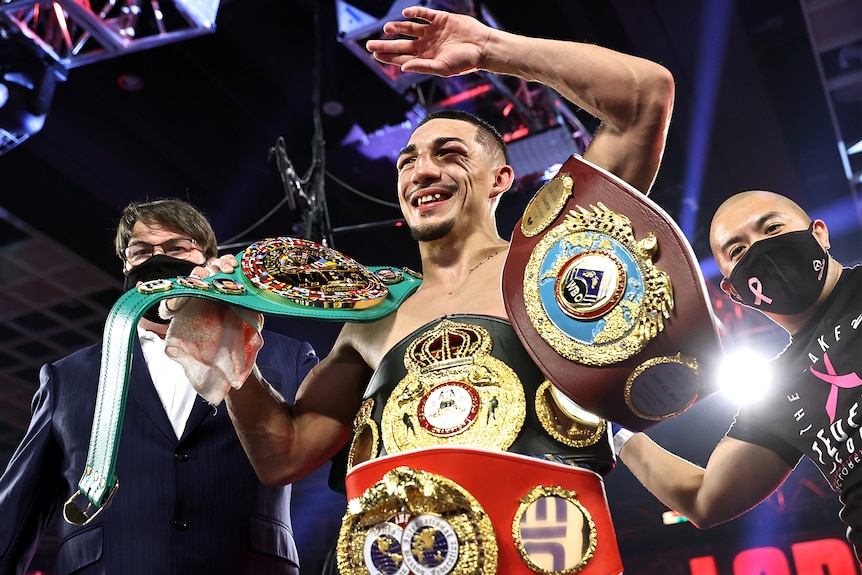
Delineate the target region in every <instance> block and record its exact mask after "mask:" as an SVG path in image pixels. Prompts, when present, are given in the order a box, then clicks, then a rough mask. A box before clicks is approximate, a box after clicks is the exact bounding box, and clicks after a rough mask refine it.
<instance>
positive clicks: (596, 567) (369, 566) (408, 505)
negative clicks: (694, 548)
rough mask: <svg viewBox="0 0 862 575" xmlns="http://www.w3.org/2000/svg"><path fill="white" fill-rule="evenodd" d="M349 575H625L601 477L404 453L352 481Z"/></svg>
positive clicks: (507, 460) (345, 541) (477, 455)
mask: <svg viewBox="0 0 862 575" xmlns="http://www.w3.org/2000/svg"><path fill="white" fill-rule="evenodd" d="M346 484H347V496H348V499H349V502H348V508H347V514H346V516H345V519H344V521H343V523H342V526H341V530H340V533H339V537H338V544H337V558H338V568H339V570H340V572H341V573H342V575H349V574H350V575H352V574H357V575H358V574H359V573H369V572H370V573H375V574H377V573H386V574H399V575H408V574H411V573H412V574H416V575H431V574H434V575H448V574H453V575H468V574H469V575H478V574H479V573H481V574H493V573H501V574H502V573H505V574H507V575H509V574H513V575H518V574H530V573H543V574H552V575H563V574H571V573H579V574H584V575H619V574H620V573H622V560H621V558H620V554H619V549H618V547H617V541H616V534H615V532H614V527H613V523H612V521H611V516H610V511H609V509H608V504H607V498H606V496H605V490H604V485H603V483H602V479H601V477H600V476H599V475H598V474H596V473H594V472H592V471H588V470H586V469H578V468H572V467H567V466H564V465H559V464H555V463H550V462H545V461H541V460H537V459H533V458H529V457H525V456H522V455H517V454H512V453H506V452H496V451H489V450H484V449H475V448H465V447H439V448H429V449H420V450H415V451H407V452H402V453H399V454H396V455H389V456H385V457H381V458H379V459H374V460H371V461H368V462H365V463H362V464H360V465H357V466H356V467H354V468H353V469H351V470H350V472H349V473H348V474H347V478H346Z"/></svg>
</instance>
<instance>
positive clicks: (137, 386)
mask: <svg viewBox="0 0 862 575" xmlns="http://www.w3.org/2000/svg"><path fill="white" fill-rule="evenodd" d="M129 397H130V398H132V399H133V400H134V401H135V402H136V403H137V404H138V405H139V406H140V407H141V410H142V411H143V412H144V413H145V414H146V415H147V417H148V418H149V419H150V421H152V422H153V425H155V426H156V428H158V430H159V431H161V432H162V433H163V434H165V435H166V436H167V437H169V438H170V439H172V440H173V441H176V440H177V438H176V435H175V434H174V428H173V427H172V426H171V422H170V420H169V419H168V414H167V413H165V408H164V406H163V405H162V401H161V399H159V394H158V393H157V392H156V386H155V385H153V379H152V378H151V377H150V371H149V370H148V369H147V362H146V360H144V353H143V351H141V342H140V341H139V340H138V338H137V337H135V342H134V348H133V351H132V370H131V375H130V377H129Z"/></svg>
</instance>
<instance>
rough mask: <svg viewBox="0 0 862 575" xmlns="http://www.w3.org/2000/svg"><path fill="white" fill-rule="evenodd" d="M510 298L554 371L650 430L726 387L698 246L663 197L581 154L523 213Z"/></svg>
mask: <svg viewBox="0 0 862 575" xmlns="http://www.w3.org/2000/svg"><path fill="white" fill-rule="evenodd" d="M503 298H504V301H505V304H506V310H507V312H508V314H509V319H510V321H511V322H512V325H513V327H514V328H515V331H516V333H517V334H518V337H519V338H520V339H521V340H522V342H523V343H524V346H525V347H526V349H527V351H528V352H529V353H530V355H531V356H532V358H533V360H534V361H535V362H536V364H537V365H538V366H539V368H540V369H541V370H542V372H543V373H544V374H545V375H546V376H547V377H548V379H549V380H550V381H551V383H553V384H554V385H555V386H556V387H558V388H559V389H561V390H562V391H563V392H564V393H565V394H566V395H568V396H569V397H570V398H571V399H572V400H573V401H574V402H576V403H577V404H578V405H580V406H581V407H583V408H584V409H587V410H589V411H591V412H593V413H595V414H596V415H599V416H601V417H604V418H606V419H609V420H612V421H615V422H617V423H619V424H620V425H623V426H625V427H627V428H630V429H633V430H637V431H642V430H644V429H646V428H648V427H650V426H652V425H655V424H656V423H658V422H660V421H662V420H664V419H667V418H669V417H672V416H674V415H677V414H679V413H681V412H682V411H684V410H685V409H687V408H688V407H689V406H691V405H692V404H693V403H694V402H696V401H698V400H700V399H703V398H704V397H707V396H708V395H710V394H712V393H713V392H714V391H715V390H716V389H715V384H716V381H715V374H714V370H715V368H716V367H717V364H718V362H719V360H720V359H721V355H722V351H721V344H720V340H719V338H718V333H717V330H716V322H715V316H714V315H713V312H712V306H711V305H710V301H709V297H708V293H707V291H706V286H705V284H704V281H703V276H702V275H701V272H700V268H699V266H698V262H697V259H696V257H695V255H694V252H693V251H692V249H691V246H690V245H689V243H688V241H687V240H686V238H685V236H684V235H683V234H682V231H681V230H680V229H679V227H678V226H677V225H676V223H675V222H674V221H673V220H672V219H671V217H670V216H668V215H667V213H665V212H664V210H662V209H661V208H660V207H659V206H658V205H657V204H655V203H654V202H652V201H651V200H650V199H648V198H647V197H646V196H645V195H644V194H642V193H640V192H638V191H637V190H636V189H634V188H633V187H631V186H630V185H629V184H627V183H626V182H623V181H622V180H620V179H619V178H617V177H616V176H614V175H613V174H610V173H609V172H607V171H605V170H602V169H601V168H598V167H597V166H594V165H592V164H590V163H589V162H586V161H585V160H583V159H581V158H579V157H577V156H572V157H571V158H569V160H568V161H567V162H566V163H565V164H564V165H563V167H562V168H561V169H560V171H559V173H558V174H557V176H556V177H554V179H552V180H551V181H550V182H548V183H547V184H545V185H544V186H543V187H542V188H541V189H539V191H538V192H536V195H535V196H534V197H533V198H532V199H531V200H530V203H529V204H528V205H527V207H526V208H525V210H524V215H523V216H522V218H521V219H520V220H519V221H518V223H517V224H516V226H515V230H514V231H513V233H512V243H511V246H510V248H509V254H508V257H507V259H506V263H505V267H504V269H503Z"/></svg>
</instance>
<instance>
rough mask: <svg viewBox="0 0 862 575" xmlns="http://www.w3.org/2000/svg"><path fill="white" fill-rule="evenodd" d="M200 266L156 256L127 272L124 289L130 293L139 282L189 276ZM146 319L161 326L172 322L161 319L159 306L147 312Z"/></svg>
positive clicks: (186, 261) (160, 255)
mask: <svg viewBox="0 0 862 575" xmlns="http://www.w3.org/2000/svg"><path fill="white" fill-rule="evenodd" d="M198 265H202V264H196V263H194V262H190V261H188V260H181V259H179V258H172V257H171V256H166V255H164V254H156V255H154V256H152V257H151V258H150V259H148V260H147V261H145V262H144V263H142V264H140V265H138V266H135V267H133V268H132V269H130V270H129V271H128V272H126V279H125V281H124V282H123V289H125V290H126V291H128V290H130V289H132V288H134V287H136V286H137V285H138V282H148V281H151V280H160V279H170V278H175V277H177V276H185V275H189V274H190V273H192V270H193V269H194V268H195V267H196V266H198ZM144 318H146V319H148V320H150V321H152V322H155V323H160V324H168V323H170V322H171V320H169V319H162V318H160V317H159V306H158V304H157V305H154V306H153V307H151V308H149V309H148V310H147V311H145V312H144Z"/></svg>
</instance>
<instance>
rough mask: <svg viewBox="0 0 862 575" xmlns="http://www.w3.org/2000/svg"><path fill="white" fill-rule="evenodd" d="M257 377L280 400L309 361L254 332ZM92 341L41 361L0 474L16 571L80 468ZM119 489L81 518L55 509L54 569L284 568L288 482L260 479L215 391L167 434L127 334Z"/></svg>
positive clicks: (6, 547) (4, 532)
mask: <svg viewBox="0 0 862 575" xmlns="http://www.w3.org/2000/svg"><path fill="white" fill-rule="evenodd" d="M264 340H265V342H266V345H265V346H264V347H263V349H262V350H261V351H260V354H259V355H258V362H257V363H258V366H259V367H260V370H261V372H262V373H263V375H264V377H265V378H266V379H267V380H268V381H269V382H270V383H272V385H273V386H274V387H275V388H276V389H278V390H279V391H280V392H281V393H282V394H283V395H284V396H285V397H286V398H287V399H288V400H292V399H293V397H294V394H295V392H296V388H297V386H298V385H299V383H300V382H301V381H302V379H303V377H304V376H305V374H306V373H307V372H308V371H309V370H310V369H311V368H312V367H313V366H314V365H315V364H316V363H317V361H318V359H317V356H316V354H315V353H314V350H313V349H312V348H311V346H310V345H309V344H307V343H303V342H299V341H296V340H294V339H291V338H288V337H285V336H282V335H280V334H276V333H273V332H264ZM100 360H101V346H100V345H99V344H96V345H94V346H91V347H88V348H85V349H83V350H80V351H77V352H75V353H73V354H71V355H69V356H67V357H65V358H63V359H61V360H60V361H57V362H55V363H52V364H47V365H45V366H43V367H42V371H41V385H40V387H39V390H38V391H37V392H36V395H35V397H34V398H33V405H32V409H33V416H32V419H31V421H30V427H29V429H28V430H27V434H26V436H25V437H24V439H23V441H22V442H21V444H20V445H19V446H18V449H17V450H16V451H15V454H14V455H13V456H12V459H11V460H10V462H9V465H8V467H7V468H6V471H5V473H4V474H3V477H2V480H0V575H7V574H21V573H24V572H25V571H26V567H27V564H28V563H29V561H30V559H31V557H32V554H33V552H34V551H35V549H36V547H37V545H38V542H39V539H40V537H41V534H42V533H43V532H44V530H45V529H46V527H47V526H48V525H49V524H50V522H51V521H52V520H53V519H55V518H56V517H57V514H58V513H61V512H62V507H63V504H64V502H65V501H66V500H67V499H68V498H69V497H70V496H71V495H72V494H73V493H74V492H75V491H76V490H77V485H78V481H79V479H80V478H81V474H82V473H83V471H84V465H85V462H86V458H87V452H88V448H89V441H90V430H91V427H92V423H93V412H94V406H95V398H96V392H97V388H98V381H99V368H100ZM116 475H117V479H118V481H119V490H118V491H117V493H116V494H115V496H114V498H113V501H112V502H111V504H110V505H109V506H108V507H107V508H106V509H105V510H104V511H103V512H102V513H101V514H100V515H99V516H98V517H96V518H95V519H94V520H93V521H92V522H91V523H89V524H88V525H85V526H73V525H69V524H68V523H66V522H65V521H64V520H62V519H60V521H59V524H60V527H59V530H60V533H59V535H60V544H59V545H60V547H59V549H58V551H57V565H56V568H55V570H54V574H55V575H65V574H67V573H80V574H86V575H91V574H93V575H95V574H100V575H118V574H123V575H137V574H140V575H144V574H146V575H197V574H201V575H217V574H224V575H241V574H246V573H248V574H251V573H255V574H265V575H280V574H291V575H295V574H297V573H298V572H299V571H298V563H299V559H298V557H297V551H296V545H295V543H294V538H293V531H292V527H291V521H290V496H291V488H290V486H287V487H283V488H278V489H271V488H266V487H263V486H262V485H261V484H260V482H259V481H258V479H257V476H256V475H255V473H254V471H253V469H252V467H251V464H250V463H249V461H248V458H247V456H246V455H245V452H244V451H243V449H242V446H241V445H240V442H239V439H238V438H237V436H236V432H235V431H234V428H233V425H232V424H231V421H230V418H229V417H228V414H227V408H226V407H225V405H224V403H222V404H221V405H220V406H218V407H217V408H213V407H212V406H210V405H208V404H207V403H206V402H205V401H204V400H203V399H200V398H199V399H198V401H196V402H195V405H194V407H193V409H192V412H191V415H190V417H189V420H188V423H187V424H186V429H185V431H184V433H183V436H182V437H181V438H180V439H179V440H177V438H176V434H175V433H174V431H173V428H172V427H171V424H170V421H169V420H168V416H167V415H166V413H165V410H164V408H163V407H162V404H161V401H160V400H159V396H158V394H157V393H156V390H155V387H154V386H153V383H152V379H151V378H150V374H149V371H148V370H147V367H146V363H145V361H144V357H143V354H142V352H141V347H140V343H139V342H138V340H137V338H135V347H134V352H133V360H132V370H131V378H130V381H129V391H128V395H127V399H126V408H125V417H124V419H123V427H122V432H121V436H120V443H119V450H118V456H117V461H116Z"/></svg>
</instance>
